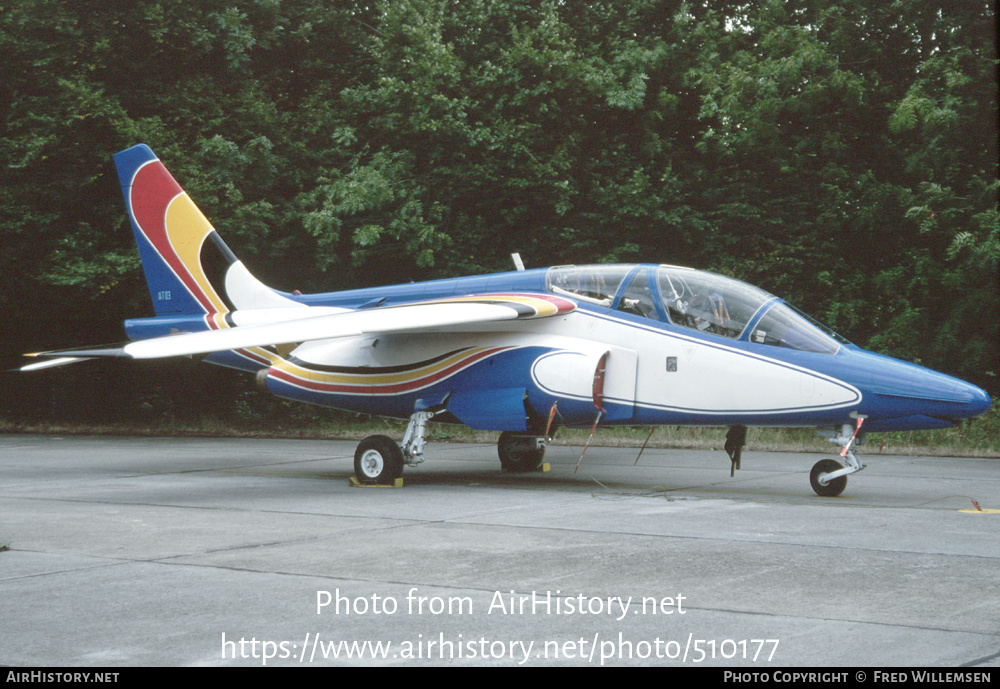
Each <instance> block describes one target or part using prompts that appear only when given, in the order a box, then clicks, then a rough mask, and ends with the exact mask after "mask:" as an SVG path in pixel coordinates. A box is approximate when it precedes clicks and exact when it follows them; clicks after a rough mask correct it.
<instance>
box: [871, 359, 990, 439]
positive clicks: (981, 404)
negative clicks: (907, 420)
mask: <svg viewBox="0 0 1000 689" xmlns="http://www.w3.org/2000/svg"><path fill="white" fill-rule="evenodd" d="M857 370H858V372H859V373H860V374H861V379H860V380H859V382H860V385H859V387H860V388H862V389H863V391H864V393H865V395H866V397H869V399H871V400H872V401H873V402H874V403H875V405H876V406H877V409H873V412H875V415H876V416H882V417H884V418H888V417H892V416H898V417H906V416H911V415H920V416H925V417H930V418H936V419H941V420H949V421H953V422H954V421H959V420H961V419H972V418H975V417H977V416H979V415H980V414H983V413H984V412H986V411H987V410H988V409H989V408H990V406H991V405H992V404H993V401H992V400H991V399H990V396H989V395H988V394H987V393H986V391H985V390H982V389H981V388H979V387H978V386H975V385H972V384H971V383H967V382H965V381H964V380H960V379H958V378H954V377H952V376H949V375H946V374H943V373H938V372H937V371H932V370H930V369H927V368H924V367H922V366H918V365H916V364H911V363H907V362H903V361H899V360H898V359H892V358H890V357H886V356H883V355H879V354H874V353H872V352H864V353H863V354H862V356H861V360H860V361H859V365H858V369H857Z"/></svg>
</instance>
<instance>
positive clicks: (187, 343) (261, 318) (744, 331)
mask: <svg viewBox="0 0 1000 689" xmlns="http://www.w3.org/2000/svg"><path fill="white" fill-rule="evenodd" d="M115 164H116V166H117V169H118V174H119V177H120V180H121V186H122V191H123V193H124V196H125V204H126V206H127V208H128V213H129V217H130V219H131V224H132V229H133V231H134V233H135V239H136V242H137V244H138V247H139V253H140V255H141V258H142V264H143V268H144V270H145V274H146V278H147V281H148V284H149V291H150V296H151V297H152V301H153V306H154V309H155V312H156V315H155V316H154V317H151V318H138V319H130V320H127V321H126V322H125V330H126V333H127V335H128V337H129V339H130V340H131V341H130V342H129V343H128V344H124V345H121V346H118V347H104V348H93V349H81V350H75V351H59V352H41V353H36V354H34V355H32V356H35V357H40V358H41V361H39V362H37V363H33V364H30V365H28V366H24V367H23V369H22V370H33V369H38V368H44V367H48V366H58V365H62V364H67V363H72V362H75V361H80V360H83V359H88V358H94V357H131V358H134V359H147V358H158V357H174V356H192V355H194V356H200V357H204V360H205V361H207V362H210V363H213V364H219V365H222V366H228V367H232V368H237V369H243V370H247V371H253V372H256V373H257V378H258V381H259V382H260V383H261V385H262V386H264V387H266V388H267V389H268V390H270V391H271V392H272V393H274V394H275V395H278V396H280V397H283V398H288V399H292V400H299V401H302V402H308V403H312V404H319V405H324V406H329V407H335V408H338V409H344V410H350V411H355V412H363V413H368V414H374V415H382V416H387V417H398V418H404V419H409V425H408V427H407V429H406V432H405V435H404V437H403V439H402V443H401V444H397V442H396V441H395V440H393V439H391V438H389V437H386V436H382V435H376V436H371V437H369V438H366V439H365V440H363V441H361V443H360V444H359V445H358V448H357V452H356V453H355V459H354V469H355V474H356V478H357V480H358V481H360V482H362V483H386V482H390V481H392V480H393V479H395V478H397V477H399V476H400V475H401V473H402V470H403V466H404V464H406V465H415V464H418V463H420V462H422V461H423V459H424V456H423V450H424V435H425V429H426V423H427V421H428V420H430V419H432V418H433V419H435V420H436V421H444V422H456V423H463V424H465V425H467V426H470V427H471V428H474V429H483V430H493V431H501V434H500V439H499V442H498V453H499V456H500V462H501V466H502V468H503V469H505V470H508V471H529V470H534V469H536V468H537V467H538V466H539V464H540V463H541V461H542V457H543V454H544V450H545V444H546V442H547V440H548V439H549V438H551V436H552V434H553V433H554V431H555V429H556V428H558V427H584V428H591V429H596V428H597V427H599V426H601V427H605V426H614V425H628V426H657V425H664V424H668V425H676V426H729V427H731V431H730V442H729V444H727V449H728V450H730V455H731V458H734V465H735V461H736V460H738V458H739V449H740V447H741V446H742V444H743V438H744V437H745V428H746V427H747V426H797V427H803V426H806V427H815V428H817V429H820V432H821V433H823V434H825V435H827V436H828V437H829V438H830V439H831V440H832V441H833V442H835V443H836V444H837V445H840V446H842V450H841V453H840V454H841V457H842V458H843V460H844V464H841V463H840V462H838V461H836V460H833V459H824V460H822V461H820V462H818V463H817V464H816V465H815V466H814V467H813V470H812V473H811V476H810V482H811V484H812V487H813V489H814V490H815V491H816V492H817V493H818V494H820V495H826V496H835V495H839V494H840V493H841V492H842V491H843V490H844V487H845V485H846V483H847V475H849V474H852V473H854V472H857V471H859V470H860V469H862V468H863V465H862V464H861V463H860V462H859V461H858V459H857V457H856V456H855V454H854V450H853V448H854V444H855V443H856V442H857V441H858V439H859V438H860V437H861V436H862V435H863V434H864V433H865V432H873V431H894V430H913V429H932V428H945V427H950V426H952V425H953V424H955V423H956V422H958V421H960V420H962V419H969V418H972V417H975V416H978V415H980V414H982V413H983V412H984V411H986V410H987V409H988V408H989V407H990V404H991V400H990V398H989V396H988V395H987V394H986V393H985V392H984V391H983V390H981V389H979V388H978V387H975V386H973V385H970V384H969V383H966V382H963V381H961V380H958V379H956V378H952V377H949V376H946V375H944V374H941V373H937V372H934V371H931V370H928V369H926V368H922V367H920V366H916V365H914V364H910V363H906V362H903V361H899V360H896V359H892V358H889V357H886V356H881V355H879V354H875V353H872V352H868V351H865V350H863V349H861V348H859V347H857V346H855V345H853V344H851V343H850V342H848V341H847V340H845V339H843V338H842V337H839V336H838V335H837V334H835V333H833V332H832V331H830V330H828V329H826V328H825V327H823V326H821V325H819V324H818V323H816V322H815V321H814V320H812V319H811V318H809V317H808V316H806V315H805V314H803V313H801V312H800V311H798V310H796V309H795V308H794V307H792V306H791V305H790V304H788V303H787V302H785V301H784V300H782V299H781V298H779V297H776V296H774V295H772V294H769V293H767V292H765V291H764V290H761V289H758V288H757V287H754V286H752V285H749V284H746V283H744V282H740V281H739V280H735V279H732V278H729V277H724V276H722V275H717V274H713V273H710V272H705V271H700V270H693V269H690V268H683V267H678V266H671V265H582V266H557V267H552V268H544V269H536V270H523V269H518V270H515V271H512V272H507V273H499V274H493V275H480V276H475V277H464V278H455V279H446V280H434V281H430V282H421V283H411V284H405V285H396V286H386V287H375V288H369V289H356V290H348V291H342V292H332V293H327V294H311V295H302V294H297V293H296V294H290V293H284V292H279V291H276V290H273V289H271V288H269V287H267V286H265V285H264V284H263V283H261V282H260V281H258V280H257V279H256V278H254V277H253V275H251V273H250V272H249V271H248V270H247V268H246V267H245V266H244V265H243V263H242V262H240V261H239V260H238V259H237V258H236V256H235V255H234V254H233V252H232V251H231V250H230V249H229V247H228V246H227V245H226V244H225V242H223V240H222V238H221V237H219V235H218V233H217V232H216V231H215V230H214V228H213V227H212V225H211V224H210V223H209V222H208V220H207V219H206V218H205V217H204V215H202V213H201V212H200V211H199V210H198V208H197V207H196V206H195V204H194V203H193V202H192V200H191V199H190V198H189V197H188V195H187V194H186V193H185V192H184V191H183V189H182V188H181V187H180V185H179V184H178V183H177V182H176V181H175V180H174V178H173V177H172V176H171V175H170V173H169V172H168V171H167V169H166V168H165V167H164V165H163V164H162V163H161V162H160V160H159V159H158V158H157V157H156V156H155V155H154V153H153V152H152V151H151V150H150V149H149V148H148V147H147V146H145V145H138V146H135V147H133V148H130V149H128V150H125V151H122V152H121V153H118V154H117V155H116V156H115Z"/></svg>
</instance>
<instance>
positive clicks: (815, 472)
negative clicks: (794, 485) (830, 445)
mask: <svg viewBox="0 0 1000 689" xmlns="http://www.w3.org/2000/svg"><path fill="white" fill-rule="evenodd" d="M843 468H844V467H843V465H842V464H840V462H838V461H836V460H833V459H821V460H819V461H818V462H816V464H814V465H813V468H812V471H811V472H809V483H810V484H811V485H812V489H813V490H814V491H816V495H822V496H823V497H824V498H835V497H837V496H838V495H840V494H841V493H843V492H844V488H846V487H847V477H846V476H838V477H837V478H835V479H833V480H832V481H827V482H825V483H820V477H821V476H822V475H823V474H832V473H833V472H835V471H840V470H841V469H843Z"/></svg>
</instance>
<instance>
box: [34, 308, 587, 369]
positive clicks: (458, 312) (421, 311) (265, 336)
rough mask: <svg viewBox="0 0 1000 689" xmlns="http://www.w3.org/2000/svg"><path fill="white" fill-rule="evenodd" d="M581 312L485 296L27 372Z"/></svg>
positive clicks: (61, 356) (207, 334)
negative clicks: (93, 362) (99, 361)
mask: <svg viewBox="0 0 1000 689" xmlns="http://www.w3.org/2000/svg"><path fill="white" fill-rule="evenodd" d="M575 308H576V304H575V303H574V302H573V301H570V300H569V299H564V298H562V297H556V296H552V295H541V294H485V295H472V296H465V297H456V298H451V299H442V300H435V301H427V302H418V303H412V304H403V305H399V306H384V307H380V308H372V309H359V310H356V311H346V312H342V313H332V314H331V313H326V314H324V315H319V316H309V315H308V313H303V314H302V317H301V318H298V319H295V320H285V321H282V322H280V323H268V324H264V325H254V326H243V327H235V328H223V329H220V330H206V331H202V332H194V333H180V334H177V335H167V336H165V337H156V338H151V339H148V340H139V341H137V342H130V343H128V344H125V345H122V346H120V347H101V348H95V349H79V350H60V351H57V352H38V353H36V354H30V355H28V356H35V357H45V358H53V359H52V360H51V361H49V362H45V364H29V365H28V366H25V367H23V368H22V370H33V369H37V368H44V367H45V365H46V364H47V365H48V366H59V365H62V364H64V363H72V362H74V361H80V360H83V359H87V358H102V357H125V358H131V359H159V358H164V357H171V356H187V355H192V354H209V353H211V352H224V351H229V350H233V349H245V348H247V347H264V346H267V345H278V344H290V343H301V342H309V341H312V340H327V339H334V338H340V337H353V336H358V335H363V334H379V333H398V332H426V331H433V330H441V329H446V328H449V327H454V326H464V325H476V324H485V323H495V322H500V321H511V320H523V319H530V318H546V317H550V316H556V315H559V314H562V313H568V312H569V311H572V310H574V309H575ZM301 311H303V312H307V311H308V309H301Z"/></svg>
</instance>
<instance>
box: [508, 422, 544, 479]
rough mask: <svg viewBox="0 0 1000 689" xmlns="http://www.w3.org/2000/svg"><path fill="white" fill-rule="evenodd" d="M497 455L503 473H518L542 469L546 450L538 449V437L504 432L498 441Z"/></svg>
mask: <svg viewBox="0 0 1000 689" xmlns="http://www.w3.org/2000/svg"><path fill="white" fill-rule="evenodd" d="M497 454H498V455H499V456H500V468H501V469H502V470H503V471H508V472H512V473H518V472H524V471H534V470H535V469H537V468H538V467H540V466H541V465H542V459H543V458H544V457H545V448H544V447H538V444H537V436H534V435H524V434H522V433H511V432H510V431H504V432H503V433H501V434H500V440H499V441H497Z"/></svg>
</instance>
